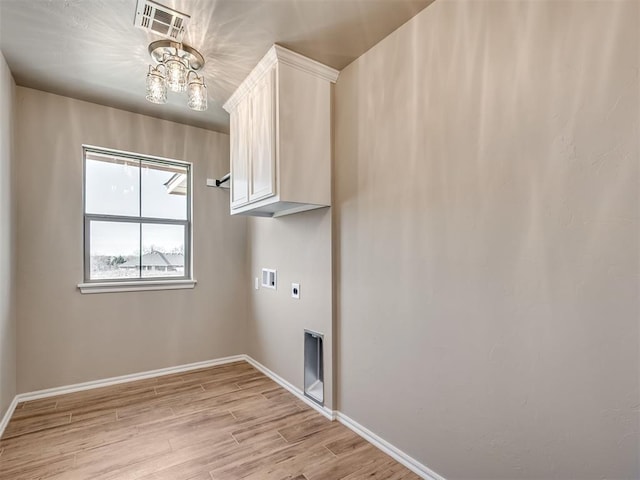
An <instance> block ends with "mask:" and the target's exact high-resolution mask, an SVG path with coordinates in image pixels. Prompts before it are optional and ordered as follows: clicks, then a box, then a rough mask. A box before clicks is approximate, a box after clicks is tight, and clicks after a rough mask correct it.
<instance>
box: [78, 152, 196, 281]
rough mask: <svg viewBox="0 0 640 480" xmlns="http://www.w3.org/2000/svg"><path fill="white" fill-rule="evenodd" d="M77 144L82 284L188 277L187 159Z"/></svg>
mask: <svg viewBox="0 0 640 480" xmlns="http://www.w3.org/2000/svg"><path fill="white" fill-rule="evenodd" d="M83 151H84V281H85V283H84V284H82V285H80V288H81V290H83V287H87V288H88V287H91V284H95V283H100V284H102V285H104V284H105V283H107V282H109V283H112V284H115V285H119V286H122V285H123V284H125V283H126V284H127V285H135V284H136V283H139V284H142V283H145V282H147V283H148V282H149V281H154V282H155V283H156V284H157V283H162V284H164V285H170V284H171V282H167V280H190V279H191V256H190V254H191V252H190V245H191V165H190V164H189V163H186V162H180V161H176V160H168V159H162V158H155V157H148V156H144V155H138V154H131V153H124V152H117V151H109V150H103V149H100V148H96V147H87V146H85V147H84V148H83ZM162 281H164V282H162ZM192 286H193V284H192V285H191V287H192ZM134 289H135V288H134ZM83 292H84V290H83Z"/></svg>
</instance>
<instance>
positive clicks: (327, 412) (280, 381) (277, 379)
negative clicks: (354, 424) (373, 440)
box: [245, 355, 336, 421]
mask: <svg viewBox="0 0 640 480" xmlns="http://www.w3.org/2000/svg"><path fill="white" fill-rule="evenodd" d="M245 360H246V361H247V362H249V363H250V364H251V365H253V366H254V367H255V368H256V369H258V370H260V371H261V372H262V373H264V374H265V375H266V376H267V377H269V378H271V380H273V381H274V382H276V383H277V384H279V385H280V386H281V387H283V388H285V389H287V390H289V392H290V393H292V394H294V395H295V396H296V397H298V398H299V399H300V400H302V401H303V402H304V403H306V404H307V405H309V406H310V407H311V408H314V409H315V410H317V411H318V412H319V413H321V414H322V415H324V416H325V417H327V418H328V419H329V420H332V421H333V420H335V419H336V412H335V411H334V410H331V409H330V408H327V407H325V406H322V405H318V404H317V403H316V402H314V401H313V400H311V399H309V398H307V397H305V396H304V393H302V390H300V389H299V388H298V387H296V386H294V385H292V384H291V383H289V382H287V381H286V380H285V379H284V378H282V377H281V376H280V375H278V374H276V373H274V372H272V371H271V370H269V369H268V368H267V367H265V366H264V365H262V364H261V363H260V362H258V361H256V360H254V359H253V358H251V357H250V356H249V355H245Z"/></svg>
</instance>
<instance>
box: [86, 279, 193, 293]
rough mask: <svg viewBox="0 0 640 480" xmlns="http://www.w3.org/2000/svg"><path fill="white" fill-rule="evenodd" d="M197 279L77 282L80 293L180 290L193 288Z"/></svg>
mask: <svg viewBox="0 0 640 480" xmlns="http://www.w3.org/2000/svg"><path fill="white" fill-rule="evenodd" d="M196 283H198V281H197V280H148V281H144V280H142V281H140V280H137V281H135V282H94V283H79V284H78V288H79V289H80V293H108V292H143V291H149V290H181V289H184V288H193V287H195V286H196Z"/></svg>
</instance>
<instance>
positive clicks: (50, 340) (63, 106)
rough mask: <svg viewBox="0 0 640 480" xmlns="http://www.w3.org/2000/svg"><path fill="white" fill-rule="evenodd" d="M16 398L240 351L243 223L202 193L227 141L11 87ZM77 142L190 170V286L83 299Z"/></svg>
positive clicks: (217, 170)
mask: <svg viewBox="0 0 640 480" xmlns="http://www.w3.org/2000/svg"><path fill="white" fill-rule="evenodd" d="M17 112H18V115H17V145H16V147H17V155H18V160H19V165H18V242H19V246H20V248H19V249H18V264H19V270H18V391H19V392H25V391H33V390H37V389H41V388H47V387H54V386H58V385H68V384H72V383H77V382H82V381H87V380H96V379H100V378H106V377H111V376H115V375H122V374H128V373H136V372H140V371H146V370H151V369H156V368H162V367H169V366H174V365H180V364H185V363H190V362H196V361H201V360H209V359H212V358H218V357H224V356H227V355H233V354H239V353H244V352H245V351H246V348H245V337H246V301H245V298H246V296H245V295H244V293H242V288H241V287H244V286H245V284H246V282H245V270H246V265H245V242H246V219H244V218H231V217H229V213H228V211H229V195H228V192H225V191H221V190H218V189H213V188H208V187H206V186H205V179H206V178H207V177H209V178H212V177H219V176H221V175H223V174H224V173H226V172H227V171H228V167H229V137H228V136H227V135H224V134H219V133H215V132H211V131H207V130H202V129H199V128H194V127H188V126H185V125H179V124H176V123H171V122H166V121H163V120H157V119H153V118H150V117H145V116H142V115H137V114H132V113H128V112H123V111H121V110H116V109H113V108H107V107H103V106H99V105H95V104H91V103H86V102H81V101H78V100H73V99H70V98H66V97H60V96H56V95H52V94H48V93H43V92H40V91H37V90H31V89H26V88H21V87H19V88H18V89H17ZM82 144H89V145H97V146H102V147H106V148H115V149H120V150H126V151H133V152H140V153H146V154H151V155H157V156H164V157H169V158H176V159H181V160H186V161H189V162H192V163H193V175H194V181H193V185H194V201H193V204H194V207H193V229H194V235H193V256H194V275H195V278H196V279H197V280H198V284H197V285H196V287H195V289H193V290H169V291H160V292H131V293H105V294H93V295H82V294H80V293H79V291H78V289H77V287H76V285H77V284H78V283H79V282H81V281H82V276H83V273H82V262H83V252H82V236H83V235H82V221H83V220H82Z"/></svg>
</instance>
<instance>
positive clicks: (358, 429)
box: [337, 412, 445, 480]
mask: <svg viewBox="0 0 640 480" xmlns="http://www.w3.org/2000/svg"><path fill="white" fill-rule="evenodd" d="M337 419H338V421H339V422H340V423H341V424H343V425H344V426H345V427H348V428H350V429H351V430H353V431H354V432H355V433H357V434H358V435H360V436H361V437H362V438H364V439H365V440H366V441H367V442H369V443H371V444H372V445H374V446H376V447H378V448H379V449H380V450H382V451H383V452H384V453H386V454H387V455H389V456H390V457H391V458H393V459H394V460H396V461H398V462H399V463H401V464H402V465H404V466H405V467H407V468H408V469H409V470H411V471H412V472H413V473H415V474H416V475H419V476H420V478H424V479H425V480H445V478H444V477H443V476H441V475H438V474H437V473H436V472H434V471H433V470H431V469H430V468H428V467H427V466H425V465H423V464H422V463H420V462H419V461H417V460H416V459H414V458H412V457H410V456H409V455H407V454H406V453H405V452H403V451H402V450H400V449H399V448H397V447H395V446H393V445H391V444H390V443H389V442H387V441H386V440H385V439H384V438H381V437H379V436H378V435H376V434H375V433H373V432H372V431H371V430H369V429H368V428H366V427H363V426H362V425H360V424H359V423H358V422H356V421H355V420H352V419H351V418H349V417H347V416H346V415H345V414H344V413H342V412H337Z"/></svg>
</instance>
